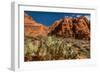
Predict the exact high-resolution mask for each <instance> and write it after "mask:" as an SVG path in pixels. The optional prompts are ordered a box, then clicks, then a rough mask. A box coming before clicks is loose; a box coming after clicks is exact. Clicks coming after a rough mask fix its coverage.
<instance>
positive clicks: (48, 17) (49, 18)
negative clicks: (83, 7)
mask: <svg viewBox="0 0 100 73" xmlns="http://www.w3.org/2000/svg"><path fill="white" fill-rule="evenodd" d="M24 12H25V13H27V14H28V15H29V16H31V17H32V18H33V20H35V21H36V22H38V23H41V24H44V25H45V26H50V25H51V24H53V23H54V22H55V21H56V20H59V19H61V18H63V17H65V16H66V17H73V18H76V17H79V16H86V17H87V18H88V19H90V14H87V13H61V12H40V11H24Z"/></svg>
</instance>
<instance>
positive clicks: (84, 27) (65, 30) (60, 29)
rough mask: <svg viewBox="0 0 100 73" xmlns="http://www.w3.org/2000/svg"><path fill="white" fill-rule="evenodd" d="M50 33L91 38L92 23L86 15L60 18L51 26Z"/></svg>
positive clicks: (77, 37)
mask: <svg viewBox="0 0 100 73" xmlns="http://www.w3.org/2000/svg"><path fill="white" fill-rule="evenodd" d="M49 30H50V32H49V34H50V35H56V36H61V37H71V38H76V39H90V23H89V21H88V20H87V18H86V17H84V16H81V17H78V18H66V17H64V18H63V19H60V20H58V21H56V22H55V23H54V24H52V25H51V26H50V28H49Z"/></svg>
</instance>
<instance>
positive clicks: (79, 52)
mask: <svg viewBox="0 0 100 73" xmlns="http://www.w3.org/2000/svg"><path fill="white" fill-rule="evenodd" d="M24 42H25V43H24V56H25V58H26V57H28V58H27V59H28V60H29V61H31V60H32V61H35V60H41V61H42V60H60V59H81V58H90V50H89V49H87V47H88V48H89V45H88V44H87V42H86V44H87V45H86V44H85V45H86V46H85V48H84V47H82V44H83V41H82V42H81V40H71V39H63V38H61V37H56V36H38V37H34V38H27V37H26V38H25V40H24ZM84 43H85V41H84ZM83 48H84V49H83Z"/></svg>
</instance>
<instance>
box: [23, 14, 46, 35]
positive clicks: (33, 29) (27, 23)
mask: <svg viewBox="0 0 100 73" xmlns="http://www.w3.org/2000/svg"><path fill="white" fill-rule="evenodd" d="M47 34H48V28H47V27H46V26H44V25H43V24H40V23H37V22H36V21H34V20H33V19H32V17H31V16H28V15H27V14H26V13H25V14H24V35H25V36H28V37H36V36H46V35H47Z"/></svg>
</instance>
